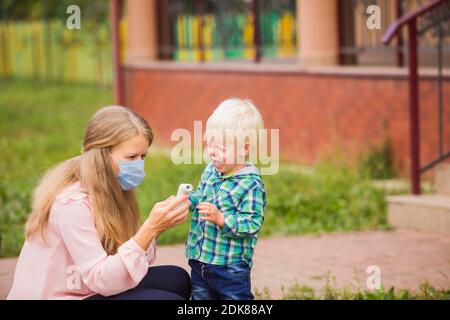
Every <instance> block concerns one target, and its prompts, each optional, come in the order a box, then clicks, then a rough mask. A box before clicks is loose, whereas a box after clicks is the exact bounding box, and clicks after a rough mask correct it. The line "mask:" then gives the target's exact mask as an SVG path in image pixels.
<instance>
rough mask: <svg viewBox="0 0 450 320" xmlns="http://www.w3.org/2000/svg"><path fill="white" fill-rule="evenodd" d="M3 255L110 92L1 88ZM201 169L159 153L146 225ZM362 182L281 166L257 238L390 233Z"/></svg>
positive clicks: (152, 168) (151, 163)
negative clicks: (39, 186) (33, 198)
mask: <svg viewBox="0 0 450 320" xmlns="http://www.w3.org/2000/svg"><path fill="white" fill-rule="evenodd" d="M0 86H1V88H2V94H1V95H0V137H1V138H0V150H1V151H2V158H1V161H0V177H1V180H0V234H1V237H2V243H1V248H0V256H14V255H17V254H18V253H19V252H20V248H21V247H22V244H23V225H24V223H25V221H26V217H27V214H28V213H29V211H30V194H31V191H32V190H33V187H34V185H35V184H36V182H37V180H38V178H39V177H40V176H41V174H42V173H43V172H44V171H45V170H46V169H47V168H49V167H50V166H52V165H54V164H56V163H57V162H60V161H62V160H65V159H67V158H70V157H73V156H75V155H77V154H79V153H80V148H81V143H82V139H83V132H84V129H85V126H86V124H87V122H88V120H89V118H90V117H91V116H92V114H93V113H94V112H95V110H97V109H98V108H100V107H102V106H105V105H108V104H111V102H112V95H111V90H110V89H105V88H96V87H88V86H75V85H61V84H59V85H56V84H51V85H50V84H48V85H44V84H35V83H31V82H18V81H10V82H5V81H2V82H0ZM202 169H203V166H202V165H178V166H176V165H174V164H173V163H172V162H171V160H170V158H169V157H168V156H166V155H165V154H164V153H161V152H152V149H150V154H149V156H148V158H147V160H146V173H147V176H146V179H145V181H144V183H143V184H142V185H141V186H140V187H139V188H138V200H139V203H140V205H141V211H142V217H143V218H145V217H146V216H147V214H148V212H149V211H150V209H151V207H152V206H153V204H154V203H155V202H157V201H160V200H162V199H163V198H165V197H168V196H169V195H171V194H173V193H175V192H176V189H177V186H178V184H179V183H181V182H190V183H193V184H197V182H198V179H199V177H200V174H201V171H202ZM366 176H367V175H365V174H360V173H359V171H358V170H356V169H352V168H348V167H346V166H345V165H343V164H336V163H334V164H332V163H321V164H317V165H315V166H314V167H304V166H300V165H293V164H281V166H280V171H279V173H278V174H277V175H274V176H265V177H263V179H264V181H265V184H266V188H267V204H268V205H267V209H266V211H265V216H266V219H265V222H264V226H263V228H262V230H261V235H262V236H269V235H294V234H304V233H321V232H329V231H339V230H342V231H351V230H359V229H367V228H369V229H376V228H387V227H388V226H387V223H386V205H385V201H384V196H385V192H384V191H383V190H380V189H377V188H375V187H374V186H373V185H372V184H371V182H370V180H368V178H366ZM187 229H188V223H185V224H183V225H181V226H179V227H177V228H174V229H172V230H169V231H167V232H166V233H164V234H163V235H162V236H161V237H160V239H159V243H160V244H168V243H180V242H184V241H185V237H186V233H187Z"/></svg>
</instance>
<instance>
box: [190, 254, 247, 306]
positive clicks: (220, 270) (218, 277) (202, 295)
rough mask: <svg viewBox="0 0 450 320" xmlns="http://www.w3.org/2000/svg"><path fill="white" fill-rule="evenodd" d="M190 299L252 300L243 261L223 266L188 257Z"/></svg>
mask: <svg viewBox="0 0 450 320" xmlns="http://www.w3.org/2000/svg"><path fill="white" fill-rule="evenodd" d="M189 265H190V266H191V286H192V300H253V299H254V297H253V294H252V291H251V284H250V268H249V266H248V265H247V263H245V262H243V261H242V262H238V263H232V264H228V265H224V266H220V265H214V264H208V263H203V262H200V261H197V260H193V259H189Z"/></svg>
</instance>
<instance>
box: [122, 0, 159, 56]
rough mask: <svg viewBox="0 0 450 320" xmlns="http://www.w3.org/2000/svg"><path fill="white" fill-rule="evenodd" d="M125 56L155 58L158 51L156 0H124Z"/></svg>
mask: <svg viewBox="0 0 450 320" xmlns="http://www.w3.org/2000/svg"><path fill="white" fill-rule="evenodd" d="M125 6H126V7H125V10H126V11H125V12H126V16H127V17H126V19H127V37H126V47H127V50H126V52H127V57H126V61H130V60H137V59H139V60H142V59H145V60H155V59H156V58H157V53H158V46H157V44H158V38H157V35H158V34H157V20H156V19H157V16H156V10H157V8H156V0H126V4H125Z"/></svg>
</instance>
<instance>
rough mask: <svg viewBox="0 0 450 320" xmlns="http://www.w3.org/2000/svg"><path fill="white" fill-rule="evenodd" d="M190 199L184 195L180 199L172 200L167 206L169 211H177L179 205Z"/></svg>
mask: <svg viewBox="0 0 450 320" xmlns="http://www.w3.org/2000/svg"><path fill="white" fill-rule="evenodd" d="M188 198H189V197H188V196H187V195H183V196H181V197H179V198H176V197H174V199H172V200H171V201H170V202H169V203H168V204H167V205H166V208H167V209H168V210H172V209H175V208H176V207H178V206H179V205H181V204H182V203H183V202H185V201H186V200H187V199H188Z"/></svg>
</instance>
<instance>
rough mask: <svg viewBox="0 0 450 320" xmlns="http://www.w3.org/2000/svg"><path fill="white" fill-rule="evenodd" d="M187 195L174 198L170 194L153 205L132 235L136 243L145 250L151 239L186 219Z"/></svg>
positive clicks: (188, 203) (187, 208) (187, 209)
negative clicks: (145, 218)
mask: <svg viewBox="0 0 450 320" xmlns="http://www.w3.org/2000/svg"><path fill="white" fill-rule="evenodd" d="M187 199H188V196H187V195H185V196H182V197H180V198H178V199H177V198H175V197H174V196H171V197H169V198H167V199H166V200H164V201H161V202H158V203H156V204H155V205H154V206H153V209H152V210H151V211H150V215H149V216H148V218H147V220H145V222H144V224H143V225H142V227H141V228H140V229H139V231H138V232H137V233H136V235H135V236H134V240H135V241H136V242H137V244H138V245H139V246H140V247H141V248H143V249H144V250H147V248H148V246H149V245H150V243H151V241H152V240H153V239H154V238H157V237H159V236H160V235H161V234H162V233H163V232H164V231H166V230H168V229H170V228H173V227H175V226H177V225H179V224H181V223H183V222H184V221H185V220H186V217H187V215H188V211H189V205H190V202H189V200H187Z"/></svg>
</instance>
